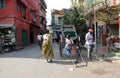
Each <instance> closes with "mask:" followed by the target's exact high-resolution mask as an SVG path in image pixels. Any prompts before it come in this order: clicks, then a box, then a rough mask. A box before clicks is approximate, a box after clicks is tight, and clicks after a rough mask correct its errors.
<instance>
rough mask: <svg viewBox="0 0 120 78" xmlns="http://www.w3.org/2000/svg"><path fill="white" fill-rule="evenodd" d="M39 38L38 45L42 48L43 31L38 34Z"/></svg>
mask: <svg viewBox="0 0 120 78" xmlns="http://www.w3.org/2000/svg"><path fill="white" fill-rule="evenodd" d="M37 38H38V45H39V47H40V49H42V33H39V34H38V35H37Z"/></svg>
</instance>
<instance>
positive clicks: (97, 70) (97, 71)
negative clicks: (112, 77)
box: [92, 69, 110, 75]
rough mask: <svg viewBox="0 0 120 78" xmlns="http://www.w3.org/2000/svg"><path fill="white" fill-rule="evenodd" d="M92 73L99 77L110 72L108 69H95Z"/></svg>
mask: <svg viewBox="0 0 120 78" xmlns="http://www.w3.org/2000/svg"><path fill="white" fill-rule="evenodd" d="M92 73H94V74H98V75H104V74H108V73H110V71H108V70H106V69H94V70H92Z"/></svg>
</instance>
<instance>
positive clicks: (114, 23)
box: [83, 0, 120, 45]
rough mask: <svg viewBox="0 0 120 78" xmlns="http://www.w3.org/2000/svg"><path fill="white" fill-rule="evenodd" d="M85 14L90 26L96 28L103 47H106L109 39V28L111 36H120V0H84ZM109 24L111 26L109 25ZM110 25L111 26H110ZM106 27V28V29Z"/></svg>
mask: <svg viewBox="0 0 120 78" xmlns="http://www.w3.org/2000/svg"><path fill="white" fill-rule="evenodd" d="M83 4H84V12H85V13H84V14H85V16H86V17H87V19H88V25H89V26H93V28H94V29H95V27H94V26H96V28H98V29H96V34H97V33H99V34H98V35H97V38H96V39H98V40H97V41H99V42H100V43H101V45H105V44H106V41H105V39H106V38H107V37H108V36H107V35H108V32H106V31H107V30H105V31H104V28H105V29H107V27H108V28H109V30H110V32H111V35H119V30H118V13H119V10H118V9H119V6H120V1H119V0H84V3H83ZM108 23H109V24H108ZM108 25H109V26H108ZM104 26H105V27H104Z"/></svg>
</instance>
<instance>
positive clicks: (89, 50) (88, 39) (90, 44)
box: [85, 28, 94, 59]
mask: <svg viewBox="0 0 120 78" xmlns="http://www.w3.org/2000/svg"><path fill="white" fill-rule="evenodd" d="M85 40H86V42H85V46H86V48H87V57H88V58H90V59H92V51H93V47H94V43H93V42H94V39H93V29H92V28H89V30H88V33H86V35H85Z"/></svg>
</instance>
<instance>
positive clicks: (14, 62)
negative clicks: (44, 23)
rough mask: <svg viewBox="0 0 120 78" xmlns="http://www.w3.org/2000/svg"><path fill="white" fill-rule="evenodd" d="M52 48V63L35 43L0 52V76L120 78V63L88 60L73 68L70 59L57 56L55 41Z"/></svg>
mask: <svg viewBox="0 0 120 78" xmlns="http://www.w3.org/2000/svg"><path fill="white" fill-rule="evenodd" d="M53 48H54V53H55V59H54V60H53V63H47V62H46V60H44V59H43V57H42V56H41V51H40V50H39V47H38V45H37V44H33V45H31V46H27V47H25V48H24V49H21V50H19V51H14V52H10V53H5V54H0V78H120V65H116V64H112V63H108V62H103V61H102V62H100V61H98V62H89V64H88V67H81V66H80V65H81V64H78V65H79V66H78V68H74V66H73V64H72V63H71V62H70V61H68V60H66V59H63V58H61V57H60V56H59V49H58V45H57V44H56V43H53ZM70 68H73V71H70V70H69V69H70Z"/></svg>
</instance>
